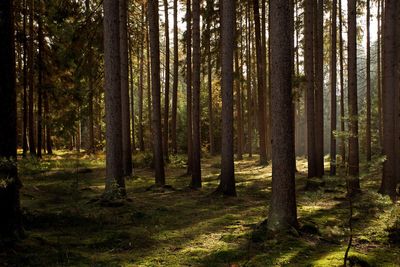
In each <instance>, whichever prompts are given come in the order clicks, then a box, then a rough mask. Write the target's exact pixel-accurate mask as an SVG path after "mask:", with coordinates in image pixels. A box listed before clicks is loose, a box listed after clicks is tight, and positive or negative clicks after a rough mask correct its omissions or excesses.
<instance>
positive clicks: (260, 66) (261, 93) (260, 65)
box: [253, 0, 268, 165]
mask: <svg viewBox="0 0 400 267" xmlns="http://www.w3.org/2000/svg"><path fill="white" fill-rule="evenodd" d="M253 10H254V23H255V33H256V34H255V36H256V54H257V84H258V90H257V91H258V128H259V130H258V132H259V142H260V148H259V149H260V164H261V165H267V164H268V161H267V151H266V145H265V140H266V137H265V134H266V131H265V124H266V118H265V84H264V82H265V79H264V75H265V70H264V62H265V60H263V57H264V53H263V48H262V40H261V26H260V10H259V4H258V0H254V1H253Z"/></svg>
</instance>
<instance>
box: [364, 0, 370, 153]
mask: <svg viewBox="0 0 400 267" xmlns="http://www.w3.org/2000/svg"><path fill="white" fill-rule="evenodd" d="M370 13H371V11H370V0H367V96H366V98H367V101H366V102H367V118H366V120H367V127H366V134H365V137H366V138H365V139H366V140H365V141H366V148H367V149H366V154H367V155H366V156H367V161H371V34H370V24H371V22H370V20H371V18H370V16H371V15H370Z"/></svg>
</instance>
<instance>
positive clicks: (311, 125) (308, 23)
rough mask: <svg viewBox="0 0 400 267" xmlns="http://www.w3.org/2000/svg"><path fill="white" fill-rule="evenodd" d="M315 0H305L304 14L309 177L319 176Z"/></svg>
mask: <svg viewBox="0 0 400 267" xmlns="http://www.w3.org/2000/svg"><path fill="white" fill-rule="evenodd" d="M313 2H314V1H313V0H305V11H304V12H305V15H304V35H305V37H304V38H305V49H304V65H305V67H304V70H305V74H306V81H307V153H308V157H307V160H308V177H309V178H312V177H315V176H317V165H316V152H315V150H316V147H315V134H316V131H315V112H314V97H315V96H314V42H313V36H314V27H313V22H314V3H313Z"/></svg>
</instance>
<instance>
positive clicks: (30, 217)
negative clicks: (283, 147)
mask: <svg viewBox="0 0 400 267" xmlns="http://www.w3.org/2000/svg"><path fill="white" fill-rule="evenodd" d="M149 158H150V157H149V156H148V155H145V154H144V155H137V156H135V159H136V165H137V166H138V168H136V169H135V176H134V177H133V178H132V179H130V180H128V181H127V192H128V199H127V200H123V201H115V202H102V201H101V200H100V197H101V195H102V193H103V190H104V177H105V163H104V155H102V154H97V155H94V156H88V155H86V154H83V153H80V154H77V153H76V152H67V151H57V152H56V154H55V155H53V156H51V157H49V156H46V157H45V158H44V159H43V160H42V161H41V162H37V161H34V160H21V161H20V164H19V169H20V175H21V179H22V181H23V183H24V187H23V188H22V191H21V202H22V207H23V213H24V216H23V217H24V225H25V228H26V232H27V238H26V239H24V240H22V241H21V242H19V243H18V244H17V245H15V246H14V247H13V248H10V249H8V250H7V251H3V252H1V251H0V266H48V267H49V266H107V267H109V266H342V265H343V257H344V253H345V250H346V247H347V243H348V238H349V226H348V219H349V202H348V200H347V199H346V197H345V195H346V187H345V177H344V176H341V175H339V176H336V177H329V176H326V177H325V178H324V184H323V183H322V184H320V187H319V188H315V189H314V190H312V191H305V190H304V188H305V184H306V180H307V178H306V161H305V160H303V159H298V161H297V168H298V170H299V172H298V174H297V175H296V183H297V201H298V204H297V205H298V217H299V222H300V224H301V226H302V228H301V229H302V230H301V231H299V232H297V231H293V232H292V233H290V234H288V235H285V236H281V237H275V238H272V239H271V238H269V239H268V238H267V234H266V233H265V230H264V227H263V226H264V224H263V223H262V222H263V221H264V220H265V219H266V218H267V214H268V203H269V199H270V196H271V167H270V166H267V167H260V166H258V165H257V158H256V157H253V158H252V159H250V158H248V157H245V158H244V160H241V161H236V162H235V168H236V181H237V192H238V197H237V198H223V197H217V196H214V195H212V194H211V193H212V192H213V190H214V189H215V188H216V186H217V184H218V175H219V172H220V169H219V167H220V166H219V162H220V159H219V157H208V158H204V159H203V163H202V167H203V182H204V184H203V185H204V187H203V189H201V190H199V191H193V190H190V189H188V187H187V185H188V184H189V180H190V177H187V176H185V172H186V168H185V165H184V161H185V158H184V157H183V156H177V157H172V158H171V163H170V164H169V165H168V167H167V170H166V177H167V183H168V184H169V185H171V186H172V187H171V188H165V189H159V190H156V189H152V190H148V189H149V187H150V186H151V185H152V184H153V183H154V178H153V173H152V170H151V169H150V168H146V167H145V165H146V162H149ZM139 167H141V168H139ZM326 167H327V168H328V165H327V166H326ZM362 170H363V173H362V174H361V177H360V178H361V185H362V188H363V190H362V194H361V195H360V196H358V197H357V198H356V199H354V203H353V205H354V211H353V213H354V217H353V224H354V230H353V231H354V232H353V235H354V237H353V246H352V247H351V250H350V258H351V262H352V263H354V264H355V266H400V205H399V203H397V204H393V202H391V200H390V199H389V198H387V197H382V196H381V195H379V194H378V193H376V192H377V190H378V187H379V183H380V177H381V174H380V163H379V162H378V160H377V161H376V163H374V164H372V165H371V166H369V167H367V166H365V165H362Z"/></svg>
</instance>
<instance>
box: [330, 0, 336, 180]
mask: <svg viewBox="0 0 400 267" xmlns="http://www.w3.org/2000/svg"><path fill="white" fill-rule="evenodd" d="M336 18H337V0H333V1H332V29H331V151H330V152H331V153H330V156H331V166H330V175H331V176H334V175H336V138H335V135H334V133H335V131H336V123H337V119H336V112H337V111H336V84H337V77H336V59H337V57H336V52H337V51H336V41H337V38H336V37H337V27H336V22H337V19H336Z"/></svg>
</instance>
